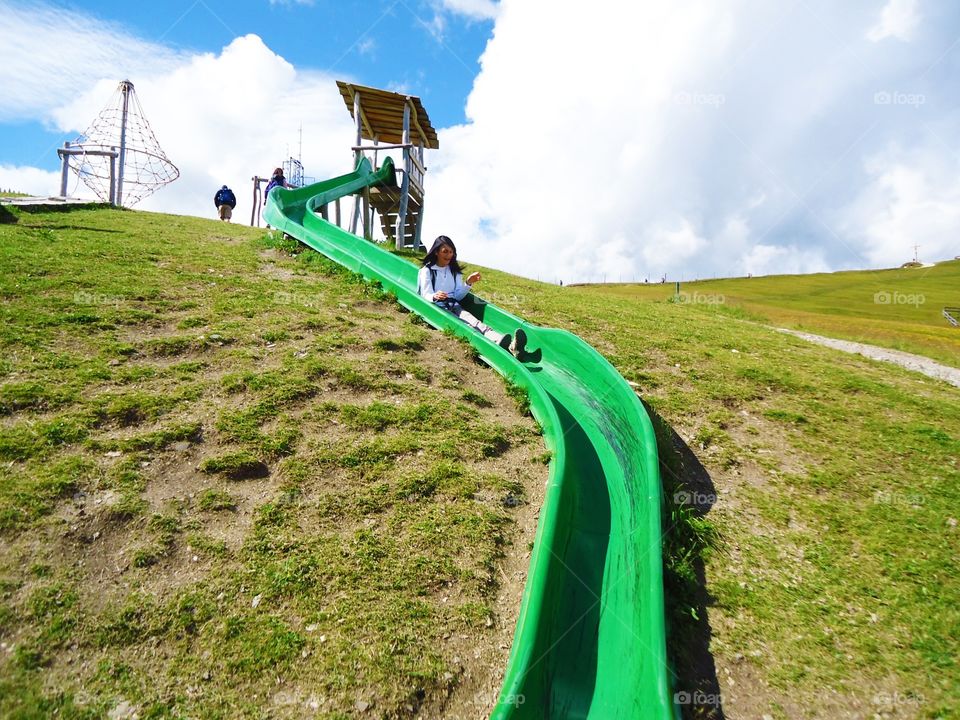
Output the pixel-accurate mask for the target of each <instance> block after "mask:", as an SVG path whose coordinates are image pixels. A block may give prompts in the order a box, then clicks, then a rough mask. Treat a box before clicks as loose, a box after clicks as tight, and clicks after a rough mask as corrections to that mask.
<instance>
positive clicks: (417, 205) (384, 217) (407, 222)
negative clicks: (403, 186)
mask: <svg viewBox="0 0 960 720" xmlns="http://www.w3.org/2000/svg"><path fill="white" fill-rule="evenodd" d="M370 205H371V206H372V207H373V209H374V210H376V211H377V214H378V215H379V216H380V227H381V229H382V230H383V235H384V237H385V238H386V239H387V242H388V243H391V244H396V240H397V237H396V235H397V219H398V218H399V216H400V188H399V187H388V186H384V185H381V186H378V187H372V188H370ZM422 210H423V196H422V195H421V194H419V193H417V192H415V191H414V188H412V187H411V188H410V195H409V199H408V200H407V215H406V217H405V218H404V223H403V238H402V240H403V245H404V247H411V248H412V247H414V246H415V245H416V238H417V224H418V223H419V222H420V217H421V212H422Z"/></svg>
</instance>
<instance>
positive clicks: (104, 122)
mask: <svg viewBox="0 0 960 720" xmlns="http://www.w3.org/2000/svg"><path fill="white" fill-rule="evenodd" d="M71 146H72V147H73V148H74V149H82V150H83V151H84V152H83V153H82V154H80V155H79V156H78V157H77V160H76V161H75V162H74V163H73V164H71V170H73V171H74V172H75V173H76V174H77V175H78V176H79V178H80V179H81V180H82V181H83V182H84V184H85V185H86V186H87V187H88V188H90V189H91V190H92V191H93V192H94V193H96V195H97V197H99V198H100V199H101V200H103V201H104V202H109V201H110V199H111V198H110V186H111V181H112V180H115V182H116V184H117V198H116V199H117V204H120V205H126V206H127V207H130V206H132V205H135V204H136V203H138V202H139V201H140V200H143V198H145V197H147V196H148V195H151V194H153V193H154V192H156V191H157V190H159V189H160V188H162V187H163V186H164V185H168V184H169V183H172V182H173V181H174V180H176V179H177V178H178V177H180V170H178V169H177V166H176V165H174V164H173V163H172V162H170V160H169V159H168V158H167V156H166V154H165V153H164V152H163V148H161V147H160V143H159V142H157V138H156V136H155V135H154V134H153V130H152V129H151V128H150V123H148V122H147V119H146V117H145V116H144V113H143V108H142V107H141V106H140V101H139V100H138V99H137V95H136V93H135V92H134V89H133V83H132V82H130V81H129V80H124V81H123V82H121V83H120V85H119V86H118V87H117V90H116V92H115V93H114V94H113V97H112V98H111V100H110V102H109V103H108V104H107V106H106V107H105V108H104V109H103V110H101V111H100V114H99V115H97V117H96V118H95V119H94V121H93V122H92V123H91V124H90V126H89V127H88V128H87V129H86V131H84V133H83V134H82V135H81V136H80V137H78V138H77V139H76V140H75V141H74V142H73V143H71ZM90 151H100V152H109V151H116V152H117V153H118V159H117V163H116V166H115V174H116V178H113V177H112V174H111V162H112V159H111V158H110V157H109V156H107V155H105V154H100V155H88V154H87V153H89V152H90Z"/></svg>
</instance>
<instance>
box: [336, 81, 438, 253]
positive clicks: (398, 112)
mask: <svg viewBox="0 0 960 720" xmlns="http://www.w3.org/2000/svg"><path fill="white" fill-rule="evenodd" d="M337 87H339V88H340V94H341V95H342V96H343V101H344V103H346V106H347V108H348V109H349V110H350V114H351V116H352V117H353V119H354V122H355V123H356V126H357V138H356V144H355V145H354V146H353V161H354V167H356V163H357V162H358V161H359V160H360V157H361V155H363V154H364V153H366V152H372V153H373V157H372V158H371V160H372V162H373V167H374V169H376V168H377V153H378V151H380V150H397V149H402V150H403V160H402V161H401V162H400V163H399V164H398V167H397V171H398V172H399V173H400V174H401V176H402V180H401V183H400V186H399V187H393V188H390V187H377V188H370V189H369V190H368V191H366V192H365V193H364V196H363V213H362V214H363V229H364V236H365V237H367V238H370V237H371V226H372V222H371V220H372V213H373V211H374V210H375V211H376V212H377V213H379V214H380V226H381V227H382V228H383V234H384V236H385V237H386V238H387V242H393V243H395V245H396V247H397V248H398V249H399V248H403V247H413V248H419V247H421V245H422V244H423V243H421V242H420V228H421V226H422V224H423V197H424V189H423V178H424V175H425V174H426V172H427V168H426V165H425V164H424V160H423V153H424V150H425V149H426V148H430V149H431V150H437V149H438V148H439V147H440V145H439V142H438V141H437V132H436V130H434V129H433V126H432V125H431V124H430V117H429V116H428V115H427V111H426V110H425V109H424V107H423V105H422V104H421V102H420V98H418V97H413V96H412V95H404V94H402V93H395V92H389V91H387V90H378V89H377V88H371V87H364V86H363V85H354V84H353V83H347V82H343V81H342V80H338V81H337ZM364 140H369V141H371V142H372V143H373V144H372V145H363V141H364ZM360 214H361V213H360V203H359V202H358V203H356V205H355V207H354V213H353V220H352V222H351V225H350V231H351V232H353V233H356V231H357V223H358V220H359V219H360Z"/></svg>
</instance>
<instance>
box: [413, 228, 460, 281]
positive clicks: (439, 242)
mask: <svg viewBox="0 0 960 720" xmlns="http://www.w3.org/2000/svg"><path fill="white" fill-rule="evenodd" d="M444 245H446V246H447V247H448V248H450V249H451V250H453V257H452V258H450V265H449V266H448V267H449V268H450V272H452V273H453V276H454V277H456V276H457V275H462V274H463V270H464V268H463V266H462V265H460V263H459V262H457V246H456V245H454V244H453V240H451V239H450V238H448V237H447V236H446V235H440V236H439V237H438V238H437V239H436V240H434V241H433V245H431V246H430V252H428V253H427V256H426V257H425V258H424V259H423V264H424V265H425V266H426V265H436V264H437V252H438V251H439V250H440V248H442V247H443V246H444Z"/></svg>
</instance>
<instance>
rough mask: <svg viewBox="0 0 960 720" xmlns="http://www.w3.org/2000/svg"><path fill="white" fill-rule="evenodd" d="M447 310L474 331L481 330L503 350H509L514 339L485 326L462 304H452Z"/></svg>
mask: <svg viewBox="0 0 960 720" xmlns="http://www.w3.org/2000/svg"><path fill="white" fill-rule="evenodd" d="M447 309H448V310H449V311H450V312H451V313H452V314H454V315H456V316H457V317H458V318H460V319H461V320H463V321H464V322H465V323H466V324H467V325H469V326H470V327H472V328H473V329H474V330H479V331H480V333H481V334H482V335H483V336H484V337H485V338H489V339H490V340H492V341H493V342H495V343H496V344H497V345H499V346H500V347H502V348H508V349H509V347H510V343H511V342H512V341H513V338H511V337H510V336H509V335H501V334H500V333H498V332H497V331H496V330H494V329H492V328H490V327H488V326H487V325H484V324H483V323H482V322H480V320H479V319H478V318H477V317H476V316H474V315H473V314H471V313H469V312H467V311H466V310H464V309H463V306H462V305H460V303H456V304H450V305H448V306H447Z"/></svg>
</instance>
